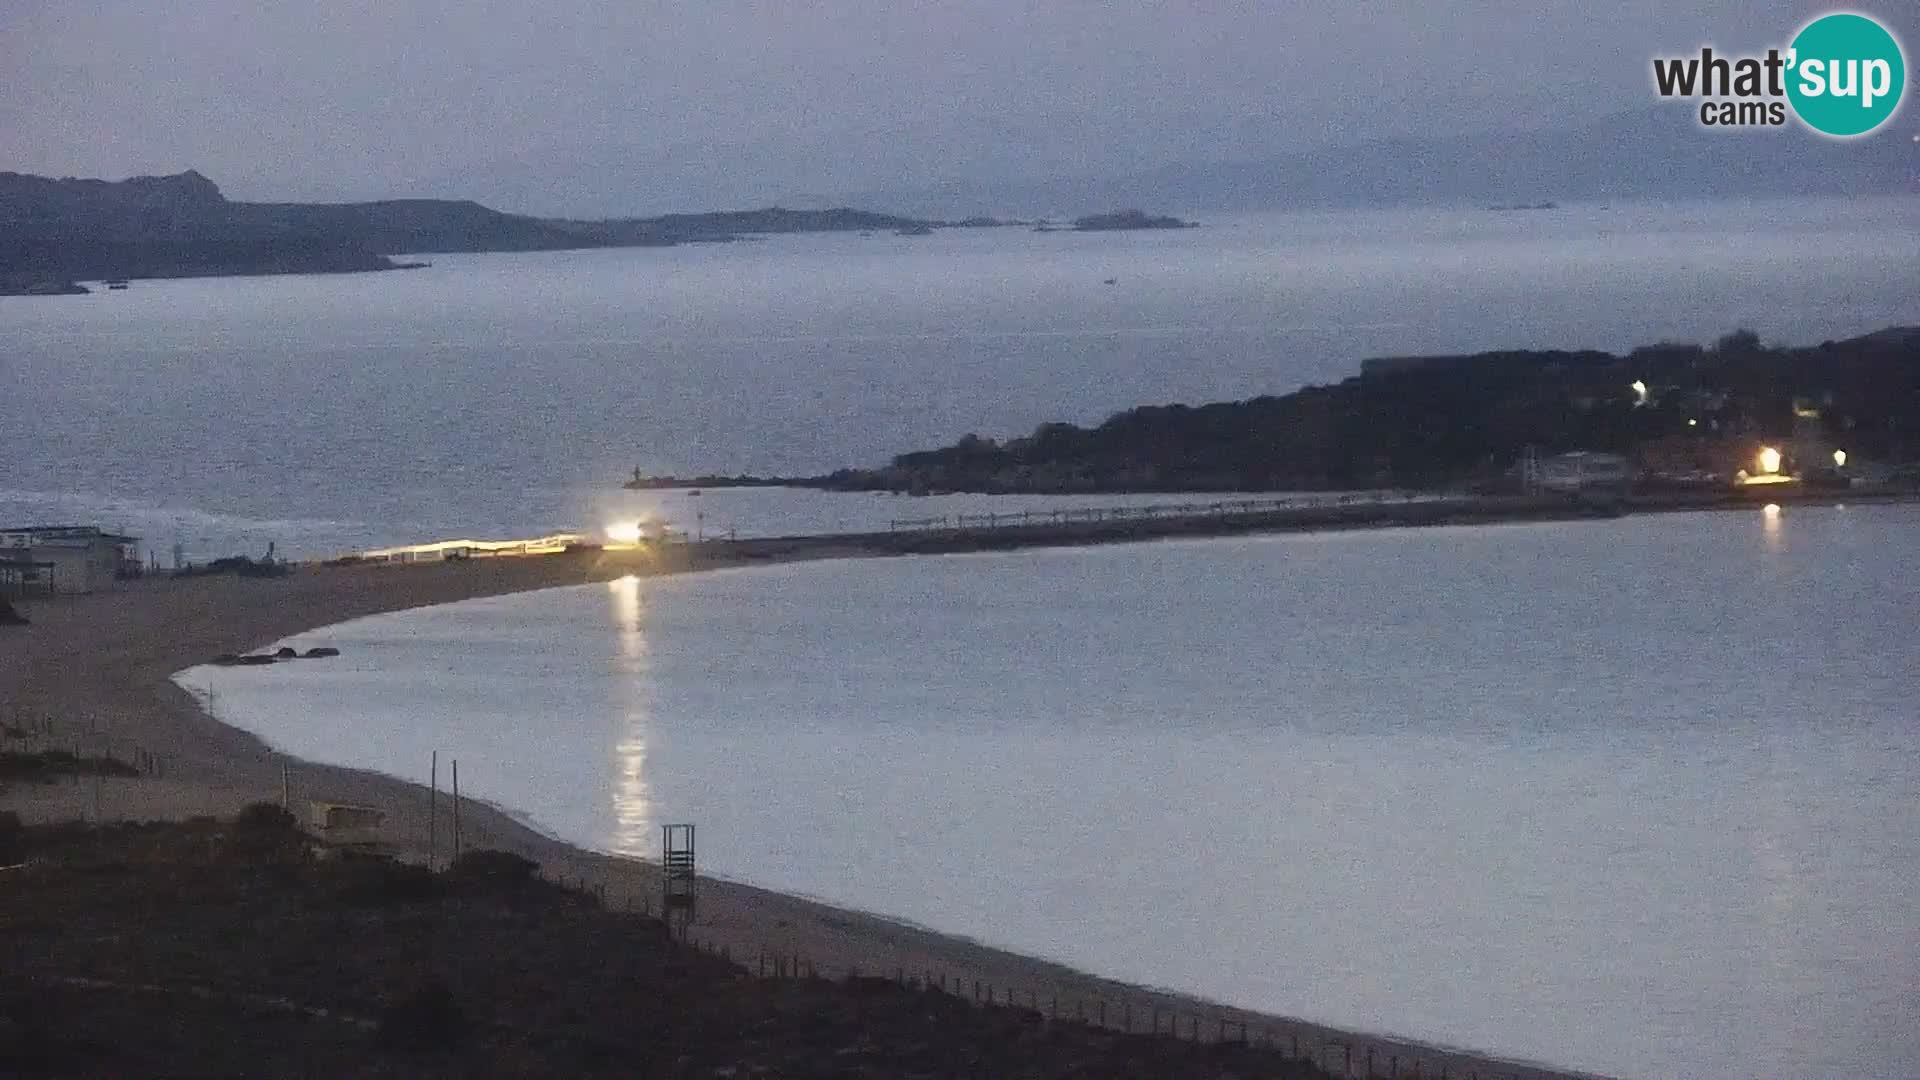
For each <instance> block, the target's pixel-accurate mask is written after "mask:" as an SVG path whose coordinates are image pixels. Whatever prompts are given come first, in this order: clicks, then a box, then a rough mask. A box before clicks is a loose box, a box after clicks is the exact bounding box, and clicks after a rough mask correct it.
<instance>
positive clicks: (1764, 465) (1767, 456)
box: [1760, 446, 1780, 474]
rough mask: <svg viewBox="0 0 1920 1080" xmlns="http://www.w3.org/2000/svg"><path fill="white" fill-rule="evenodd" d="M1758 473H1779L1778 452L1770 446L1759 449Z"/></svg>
mask: <svg viewBox="0 0 1920 1080" xmlns="http://www.w3.org/2000/svg"><path fill="white" fill-rule="evenodd" d="M1760 471H1761V472H1763V473H1768V474H1772V473H1777V472H1779V471H1780V451H1778V450H1775V449H1774V448H1773V447H1771V446H1763V447H1761V448H1760Z"/></svg>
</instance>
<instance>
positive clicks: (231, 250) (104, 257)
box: [0, 172, 394, 291]
mask: <svg viewBox="0 0 1920 1080" xmlns="http://www.w3.org/2000/svg"><path fill="white" fill-rule="evenodd" d="M0 237H4V242H3V243H0V278H5V279H6V280H8V281H11V282H16V283H31V282H33V281H35V280H36V279H37V280H40V281H55V280H57V281H65V282H72V281H75V280H81V279H92V278H114V277H128V278H132V277H190V276H195V275H202V274H284V273H327V272H340V271H350V270H385V269H390V268H392V267H393V265H394V263H393V262H392V260H390V259H387V258H385V257H383V256H382V255H381V253H380V252H379V251H378V250H377V249H376V248H374V247H372V246H370V245H369V244H368V242H367V238H366V237H364V236H361V235H357V234H355V233H353V232H351V231H346V230H341V229H338V228H334V227H331V226H330V225H329V224H327V223H325V222H321V221H315V220H307V219H302V218H299V217H297V216H287V217H275V216H273V215H252V214H246V213H241V212H239V211H237V210H236V208H235V206H234V204H231V203H228V202H227V200H226V199H225V198H224V197H222V196H221V194H220V189H219V188H217V187H215V186H214V184H213V182H212V181H210V180H208V179H207V178H206V177H204V176H201V175H200V174H199V173H197V172H185V173H181V174H180V175H178V176H137V177H134V178H133V179H131V180H125V181H121V182H119V183H109V182H106V181H102V180H49V179H46V178H43V177H38V176H23V175H21V174H19V173H0ZM18 291H26V290H25V289H24V288H22V289H20V290H18Z"/></svg>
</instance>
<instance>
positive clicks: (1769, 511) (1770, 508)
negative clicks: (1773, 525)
mask: <svg viewBox="0 0 1920 1080" xmlns="http://www.w3.org/2000/svg"><path fill="white" fill-rule="evenodd" d="M1760 512H1761V513H1763V514H1765V515H1767V516H1768V517H1779V516H1780V504H1779V503H1768V504H1767V505H1765V506H1763V507H1761V508H1760Z"/></svg>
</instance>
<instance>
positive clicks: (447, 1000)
mask: <svg viewBox="0 0 1920 1080" xmlns="http://www.w3.org/2000/svg"><path fill="white" fill-rule="evenodd" d="M466 1030H467V1015H466V1011H465V1010H464V1009H462V1008H461V1007H460V1003H459V1002H458V1001H456V1000H454V997H453V991H451V990H449V989H447V987H446V984H444V983H441V982H438V981H433V982H428V983H425V984H423V985H422V986H420V987H419V988H418V989H416V990H413V991H411V992H410V993H407V994H404V995H402V996H400V997H398V998H396V999H395V1000H394V1001H393V1002H392V1003H391V1004H389V1005H388V1006H387V1007H386V1008H384V1009H382V1010H380V1027H379V1028H378V1029H377V1030H376V1032H375V1033H374V1040H375V1042H377V1043H378V1044H379V1045H380V1046H381V1047H382V1048H383V1049H387V1050H405V1051H415V1052H420V1051H433V1050H451V1049H454V1048H456V1047H458V1045H459V1043H460V1037H461V1036H462V1035H464V1034H465V1033H466Z"/></svg>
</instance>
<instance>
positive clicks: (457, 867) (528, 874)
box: [447, 848, 540, 889]
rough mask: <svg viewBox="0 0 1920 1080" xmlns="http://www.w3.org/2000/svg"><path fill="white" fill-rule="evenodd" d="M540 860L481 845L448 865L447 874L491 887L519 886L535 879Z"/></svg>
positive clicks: (468, 882) (459, 880)
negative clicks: (537, 861)
mask: <svg viewBox="0 0 1920 1080" xmlns="http://www.w3.org/2000/svg"><path fill="white" fill-rule="evenodd" d="M539 871H540V864H539V863H536V862H534V861H533V860H532V859H527V858H523V857H521V856H519V855H515V854H514V853H513V852H511V851H495V850H493V849H491V848H481V849H479V850H476V851H468V852H464V853H462V854H461V856H460V857H459V858H457V859H455V860H453V865H452V866H449V867H447V876H448V877H449V878H452V879H453V880H454V881H457V882H459V883H461V884H471V885H480V886H484V887H491V888H496V889H498V888H515V887H519V886H522V885H525V884H527V883H528V882H531V881H532V880H533V879H534V875H535V874H537V873H539Z"/></svg>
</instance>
